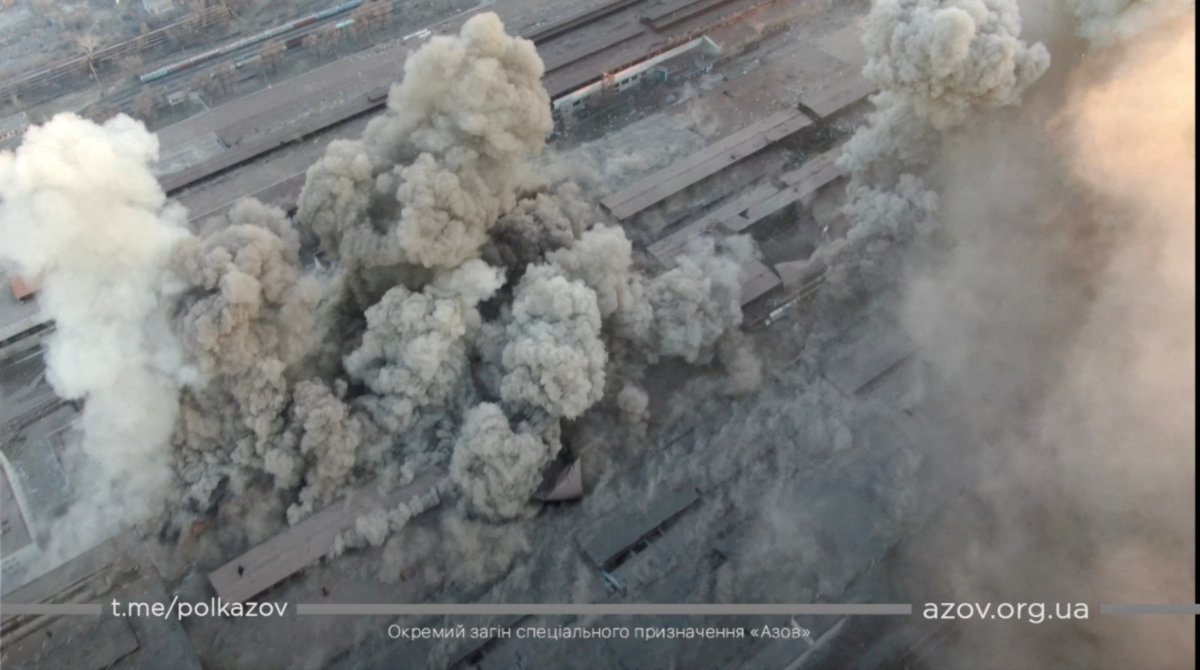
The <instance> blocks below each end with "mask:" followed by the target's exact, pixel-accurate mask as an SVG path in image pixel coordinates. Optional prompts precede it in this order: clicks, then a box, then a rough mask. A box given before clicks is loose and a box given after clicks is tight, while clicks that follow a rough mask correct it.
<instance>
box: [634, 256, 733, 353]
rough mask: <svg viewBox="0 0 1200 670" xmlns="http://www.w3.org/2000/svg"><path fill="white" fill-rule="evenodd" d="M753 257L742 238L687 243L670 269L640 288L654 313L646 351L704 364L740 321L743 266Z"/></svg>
mask: <svg viewBox="0 0 1200 670" xmlns="http://www.w3.org/2000/svg"><path fill="white" fill-rule="evenodd" d="M755 253H756V250H755V249H754V246H753V242H752V241H751V240H750V238H749V237H745V236H731V237H725V238H722V239H720V240H714V239H713V238H710V237H701V238H698V239H696V240H694V241H692V242H690V243H689V246H688V248H687V249H686V251H685V252H684V253H683V254H682V255H680V256H678V257H676V261H675V267H674V268H672V269H670V270H668V271H667V272H664V273H663V274H661V275H659V276H658V277H655V278H654V279H653V280H652V281H651V282H650V284H649V286H647V287H646V297H647V300H648V301H649V302H650V306H651V308H652V309H653V311H654V324H653V329H652V335H651V337H652V339H653V346H652V349H653V350H654V351H657V352H658V354H659V355H661V356H678V357H679V358H682V359H683V360H685V361H687V362H688V363H701V364H704V363H708V362H710V361H711V360H712V358H713V355H714V354H715V353H716V345H717V341H718V340H720V338H721V336H723V335H724V334H725V333H727V332H729V330H730V328H731V326H736V325H738V324H740V323H741V322H742V279H743V277H744V273H745V269H744V268H745V263H746V262H747V261H749V260H751V259H752V258H753V257H754V254H755Z"/></svg>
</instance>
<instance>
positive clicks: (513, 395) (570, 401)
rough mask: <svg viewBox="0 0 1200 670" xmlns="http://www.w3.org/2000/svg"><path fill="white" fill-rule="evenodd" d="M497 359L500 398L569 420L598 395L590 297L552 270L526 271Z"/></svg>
mask: <svg viewBox="0 0 1200 670" xmlns="http://www.w3.org/2000/svg"><path fill="white" fill-rule="evenodd" d="M504 337H505V339H506V340H507V344H506V345H505V346H504V349H503V351H502V352H501V354H500V366H501V368H502V369H503V378H502V379H501V380H500V396H501V398H503V399H504V401H505V403H508V404H510V405H512V406H514V407H523V406H533V407H536V408H539V409H541V410H543V411H545V412H547V413H549V414H550V415H552V416H561V417H564V418H567V419H573V418H575V417H578V416H579V415H580V414H582V413H583V412H584V411H585V410H587V408H589V407H591V406H592V405H594V404H595V403H596V401H598V400H599V399H600V397H601V396H602V395H603V393H604V366H605V364H606V363H607V362H608V354H607V352H606V351H605V349H604V343H603V342H602V341H601V340H600V310H599V308H598V307H597V304H596V293H595V292H594V291H592V290H591V289H590V288H588V287H587V286H585V285H584V284H583V283H581V282H578V281H571V280H569V279H567V278H566V277H564V276H563V274H562V271H561V270H560V269H559V268H558V267H557V266H554V265H532V266H530V267H529V268H527V269H526V270H525V276H524V278H522V279H521V283H520V284H519V285H518V286H517V289H516V297H515V298H514V299H513V306H512V312H511V314H510V319H509V322H508V326H507V328H506V329H505V332H504Z"/></svg>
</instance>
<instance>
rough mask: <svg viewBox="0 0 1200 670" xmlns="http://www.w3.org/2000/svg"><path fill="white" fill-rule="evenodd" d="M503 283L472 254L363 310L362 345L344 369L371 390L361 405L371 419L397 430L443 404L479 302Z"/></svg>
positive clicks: (458, 374)
mask: <svg viewBox="0 0 1200 670" xmlns="http://www.w3.org/2000/svg"><path fill="white" fill-rule="evenodd" d="M503 281H504V280H503V277H501V276H500V273H499V272H498V271H497V270H496V269H495V268H492V267H490V266H488V265H487V264H485V263H484V262H483V261H481V260H478V259H473V260H470V261H467V262H466V263H464V264H463V265H462V266H460V267H459V268H457V269H456V270H454V271H453V272H451V273H449V274H446V275H443V276H442V277H439V278H438V279H437V280H436V281H434V282H432V283H430V284H429V285H427V286H426V287H425V288H424V289H423V290H422V291H421V292H419V293H413V292H412V291H409V290H408V289H406V288H404V287H403V286H397V287H395V288H392V289H390V290H389V291H388V292H387V293H385V294H384V295H383V298H382V299H380V301H379V302H378V303H376V304H375V305H373V306H371V308H370V309H368V310H367V314H366V317H367V330H366V332H364V333H363V336H362V344H361V345H360V346H359V347H358V348H357V349H355V350H354V351H352V352H350V354H349V355H348V356H346V361H345V366H346V372H347V373H348V374H349V375H350V376H351V377H352V378H354V379H357V380H359V381H361V382H363V383H364V384H366V386H367V388H368V389H370V390H371V391H372V395H371V396H368V397H367V398H365V399H364V400H363V401H362V404H363V406H364V407H366V408H367V409H368V410H369V411H370V413H371V415H372V417H373V418H374V419H375V421H376V422H378V423H379V424H380V425H381V426H383V427H384V428H385V429H387V430H388V431H389V432H392V433H402V432H404V431H406V430H409V429H410V428H412V426H413V424H414V423H415V422H416V421H417V420H418V419H419V418H420V416H419V415H420V412H421V411H422V410H423V409H426V408H439V407H441V406H442V405H444V404H445V403H446V401H447V400H448V399H449V398H450V396H451V394H452V393H453V392H454V389H455V387H456V386H457V385H458V384H459V383H460V382H461V381H462V380H463V376H464V374H465V373H466V372H467V351H468V345H469V344H470V343H471V342H472V341H473V340H474V338H475V335H476V333H477V331H478V330H479V328H480V324H481V319H480V316H479V310H478V309H477V306H478V304H479V302H480V301H482V300H485V299H487V298H489V297H491V295H492V294H493V293H495V292H496V290H497V289H498V288H500V285H501V284H502V283H503Z"/></svg>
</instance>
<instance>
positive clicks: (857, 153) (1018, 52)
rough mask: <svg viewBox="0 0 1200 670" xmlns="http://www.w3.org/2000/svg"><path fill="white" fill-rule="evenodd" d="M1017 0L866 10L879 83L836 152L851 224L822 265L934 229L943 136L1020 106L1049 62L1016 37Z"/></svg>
mask: <svg viewBox="0 0 1200 670" xmlns="http://www.w3.org/2000/svg"><path fill="white" fill-rule="evenodd" d="M1020 33H1021V16H1020V12H1019V10H1018V8H1017V5H1016V3H1015V2H1013V0H962V1H955V2H945V1H942V0H880V1H878V2H873V3H872V5H871V11H870V13H869V14H868V15H867V18H866V23H865V30H864V34H863V44H864V46H865V48H866V52H867V59H868V60H867V64H866V65H865V66H864V68H863V76H865V77H866V78H867V79H869V80H871V81H872V82H873V83H874V84H876V85H877V86H878V87H879V88H880V92H879V93H877V94H876V95H875V96H874V97H873V98H872V100H873V102H874V103H875V109H874V111H873V112H872V113H871V114H870V116H869V117H868V120H867V124H866V125H865V126H864V127H863V128H860V129H859V130H858V131H857V132H856V133H855V134H854V136H853V137H851V138H850V140H849V141H848V142H847V143H846V147H845V151H844V153H843V155H842V157H841V158H840V163H841V165H842V166H843V167H844V168H845V169H847V171H848V172H849V173H850V176H851V181H850V186H849V189H848V198H847V204H846V210H847V215H848V216H849V218H850V220H851V221H852V222H853V226H854V229H853V230H852V232H851V234H850V235H848V236H847V239H846V241H845V243H839V244H838V246H837V247H836V248H833V249H826V250H823V251H822V253H821V254H819V255H818V258H819V259H821V261H822V262H825V260H826V259H828V258H837V257H839V256H841V255H842V253H843V252H844V251H845V244H847V243H848V244H849V245H850V246H851V247H852V248H858V247H860V246H863V245H864V244H865V243H866V242H868V241H870V240H872V239H883V240H887V241H892V242H903V241H906V240H908V239H909V238H910V237H911V236H912V235H913V234H916V233H920V232H928V231H929V230H930V229H931V222H932V221H933V220H934V219H935V218H936V216H937V209H938V198H937V196H936V194H935V193H933V192H932V190H931V189H930V188H929V186H928V185H927V183H926V181H925V176H924V173H925V171H926V169H927V168H928V167H929V164H930V162H931V161H932V160H933V159H934V157H935V156H936V155H937V151H938V146H939V132H941V131H947V130H950V129H953V128H955V127H957V126H960V125H961V124H962V123H963V122H964V121H965V120H967V119H968V118H970V117H971V116H972V115H975V114H979V113H982V112H985V111H987V110H990V109H996V108H1002V107H1011V106H1013V105H1016V104H1018V103H1020V101H1021V96H1022V95H1023V93H1024V92H1025V90H1026V89H1027V88H1028V87H1029V86H1030V85H1031V84H1032V83H1033V82H1035V81H1037V79H1038V78H1039V77H1041V76H1042V74H1044V73H1045V71H1046V69H1047V68H1048V67H1049V63H1050V56H1049V53H1048V52H1047V50H1046V48H1045V47H1044V46H1042V45H1041V44H1034V45H1028V44H1026V43H1025V42H1024V41H1022V40H1021V38H1020Z"/></svg>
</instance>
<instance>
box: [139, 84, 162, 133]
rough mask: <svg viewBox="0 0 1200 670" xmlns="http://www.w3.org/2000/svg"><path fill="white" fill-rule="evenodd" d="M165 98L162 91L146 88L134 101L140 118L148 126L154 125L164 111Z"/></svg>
mask: <svg viewBox="0 0 1200 670" xmlns="http://www.w3.org/2000/svg"><path fill="white" fill-rule="evenodd" d="M162 104H163V97H162V91H160V90H158V89H156V88H153V87H151V86H146V87H144V88H142V92H141V93H138V94H137V97H136V98H134V99H133V106H134V109H136V110H137V113H138V116H140V117H141V118H142V121H145V122H146V123H147V124H150V123H153V122H154V121H155V120H157V119H158V114H159V112H160V111H161V110H162Z"/></svg>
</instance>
